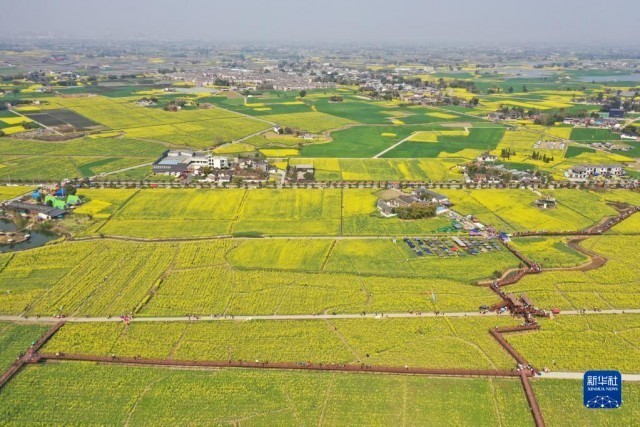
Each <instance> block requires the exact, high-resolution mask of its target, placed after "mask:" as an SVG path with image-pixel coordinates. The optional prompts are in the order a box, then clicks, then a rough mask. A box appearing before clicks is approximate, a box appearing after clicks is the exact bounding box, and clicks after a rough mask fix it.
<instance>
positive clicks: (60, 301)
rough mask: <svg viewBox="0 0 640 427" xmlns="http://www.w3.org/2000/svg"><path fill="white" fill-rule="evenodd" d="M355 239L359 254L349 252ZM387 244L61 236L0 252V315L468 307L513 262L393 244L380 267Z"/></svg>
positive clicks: (502, 256)
mask: <svg viewBox="0 0 640 427" xmlns="http://www.w3.org/2000/svg"><path fill="white" fill-rule="evenodd" d="M343 245H345V247H344V248H343ZM354 245H355V247H357V248H361V249H362V250H363V252H362V253H356V254H354V253H349V248H352V247H354ZM393 245H394V244H393V243H392V242H391V241H390V240H371V241H361V240H345V241H340V242H334V241H333V240H331V239H329V240H326V239H323V240H286V239H282V240H244V241H231V240H229V239H225V240H213V241H202V242H179V243H178V242H173V243H133V242H122V241H111V240H97V241H88V242H72V243H62V244H58V245H53V246H48V247H43V248H38V249H35V250H32V251H28V252H17V253H13V254H2V255H0V263H1V264H2V265H3V266H4V268H3V269H2V271H1V272H0V314H19V313H22V312H24V311H26V312H28V313H29V314H31V315H36V314H39V315H45V316H50V315H53V314H56V313H58V312H62V313H64V314H67V315H72V314H75V315H97V316H104V315H109V314H112V315H115V314H121V313H126V312H130V311H135V312H139V313H140V314H141V315H146V316H152V315H160V316H176V315H183V314H184V313H185V312H191V313H197V314H201V315H205V314H211V313H229V314H237V315H239V314H248V315H251V314H273V313H279V314H304V313H317V312H340V313H359V312H362V311H368V312H370V311H387V312H392V311H435V310H440V311H475V310H476V309H477V307H478V306H479V305H482V304H484V303H486V302H487V300H489V301H493V300H494V299H495V297H494V296H493V294H491V293H490V292H489V291H488V290H487V289H486V288H482V287H477V286H473V285H472V284H471V282H472V281H476V280H479V279H483V278H486V277H489V276H491V275H493V274H494V271H495V270H496V269H500V268H504V269H506V268H510V267H513V266H515V265H517V261H516V259H515V258H513V257H512V256H511V255H508V253H507V252H506V251H504V252H499V253H495V254H482V255H479V256H478V257H477V258H474V260H473V261H472V263H471V264H468V263H465V262H464V260H463V259H457V258H456V259H443V260H441V261H440V260H436V259H435V257H434V259H432V260H426V259H425V260H418V259H414V260H411V261H410V262H409V263H408V262H407V259H406V258H404V256H403V255H401V254H400V252H397V253H398V255H397V256H396V257H395V258H391V259H385V260H384V262H381V265H375V264H374V263H372V262H371V259H370V258H369V256H370V253H372V252H374V251H379V250H380V249H382V250H384V249H385V248H386V247H388V246H391V247H392V248H393ZM393 250H395V251H397V249H393ZM382 254H383V252H379V254H378V255H376V256H378V257H380V256H382ZM148 257H150V258H149V259H147V258H148ZM345 260H346V261H345ZM145 262H146V264H145ZM470 262H471V261H470ZM350 263H352V264H353V265H355V266H356V267H357V270H354V267H353V265H351V264H350ZM143 264H144V265H146V267H145V268H144V269H140V268H139V267H140V266H141V265H143ZM407 265H409V267H407ZM454 269H459V270H460V271H461V272H464V273H463V274H461V275H460V273H455V270H454ZM271 270H279V271H271ZM287 270H289V271H287ZM309 273H315V274H309ZM318 273H322V274H318ZM355 273H361V274H362V275H359V274H355ZM411 277H413V279H412V278H411ZM420 277H423V278H429V279H430V280H429V282H426V283H425V282H424V279H422V280H421V279H419V278H420Z"/></svg>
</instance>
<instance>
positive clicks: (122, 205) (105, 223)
mask: <svg viewBox="0 0 640 427" xmlns="http://www.w3.org/2000/svg"><path fill="white" fill-rule="evenodd" d="M140 191H142V189H140V188H138V189H137V190H136V191H135V192H134V193H133V194H132V195H131V196H129V197H128V198H127V200H125V201H124V203H122V204H121V205H120V207H119V208H118V210H117V211H115V212H114V213H113V215H111V216H110V217H109V218H108V219H107V220H106V221H105V222H104V223H102V224H101V225H100V227H98V228H97V229H96V231H95V232H96V233H98V232H99V231H100V230H102V227H104V226H105V225H107V224H108V223H109V222H110V221H111V220H112V219H113V218H115V216H116V215H118V214H119V213H120V212H121V211H122V210H123V209H124V208H125V206H127V205H128V204H129V202H130V201H131V200H132V199H133V198H134V197H135V196H137V195H138V194H139V193H140ZM98 237H100V236H98Z"/></svg>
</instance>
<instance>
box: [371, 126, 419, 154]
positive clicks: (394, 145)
mask: <svg viewBox="0 0 640 427" xmlns="http://www.w3.org/2000/svg"><path fill="white" fill-rule="evenodd" d="M414 134H415V132H412V133H411V135H409V136H408V137H406V138H404V139H402V140H400V141H398V142H397V143H395V144H393V145H392V146H391V147H389V148H387V149H386V150H382V151H381V152H379V153H378V154H376V155H375V156H373V157H372V159H379V158H380V156H382V155H384V154H386V153H388V152H389V151H391V150H393V149H394V148H396V147H398V146H399V145H401V144H403V143H404V142H405V141H408V140H409V139H411V137H412V136H413V135H414Z"/></svg>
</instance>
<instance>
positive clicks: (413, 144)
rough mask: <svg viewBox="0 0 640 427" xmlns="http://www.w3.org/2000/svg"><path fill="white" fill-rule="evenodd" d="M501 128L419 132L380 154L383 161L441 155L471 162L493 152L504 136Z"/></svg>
mask: <svg viewBox="0 0 640 427" xmlns="http://www.w3.org/2000/svg"><path fill="white" fill-rule="evenodd" d="M504 131H505V130H504V128H503V127H495V128H489V127H478V128H471V129H467V128H464V129H462V130H438V131H423V132H418V133H416V134H414V135H412V136H411V137H410V138H409V140H408V141H406V142H404V143H403V144H401V145H399V146H398V147H396V148H394V149H393V150H391V151H389V152H387V153H385V154H384V157H385V158H417V157H425V158H437V157H439V156H441V155H443V154H444V153H446V154H447V155H451V156H457V157H460V158H468V159H469V160H474V159H475V158H476V157H477V156H479V155H481V154H482V153H483V152H485V151H491V150H493V149H495V148H496V146H497V145H498V142H499V141H500V139H501V138H502V135H503V134H504Z"/></svg>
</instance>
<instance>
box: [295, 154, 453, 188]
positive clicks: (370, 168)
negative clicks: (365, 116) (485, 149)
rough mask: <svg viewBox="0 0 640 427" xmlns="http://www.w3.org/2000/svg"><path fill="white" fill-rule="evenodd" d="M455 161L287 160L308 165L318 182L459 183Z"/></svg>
mask: <svg viewBox="0 0 640 427" xmlns="http://www.w3.org/2000/svg"><path fill="white" fill-rule="evenodd" d="M454 162H455V159H323V158H313V159H309V158H291V159H289V164H292V165H293V164H305V163H307V164H308V163H311V164H313V165H314V167H315V168H316V179H317V180H320V181H389V182H394V181H399V180H400V181H445V180H447V179H460V178H461V175H460V174H459V173H456V172H454V171H452V168H453V167H454V166H455V163H454Z"/></svg>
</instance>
